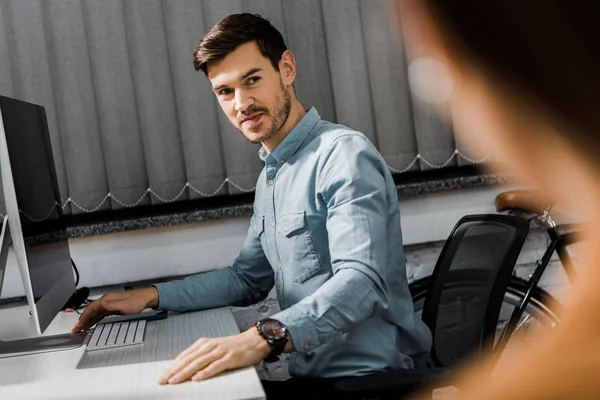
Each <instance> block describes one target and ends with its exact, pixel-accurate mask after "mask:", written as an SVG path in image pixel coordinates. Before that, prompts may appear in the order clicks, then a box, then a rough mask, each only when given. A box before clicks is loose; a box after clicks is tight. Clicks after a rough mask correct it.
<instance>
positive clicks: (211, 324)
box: [0, 306, 265, 400]
mask: <svg viewBox="0 0 600 400" xmlns="http://www.w3.org/2000/svg"><path fill="white" fill-rule="evenodd" d="M27 313H28V308H27V306H19V307H12V308H7V309H2V310H0V338H2V339H7V338H10V336H11V335H10V331H11V330H12V329H11V328H13V327H14V324H12V321H13V320H14V321H19V320H21V321H22V320H24V319H26V318H30V317H28V316H26V317H23V316H24V315H27ZM77 317H78V315H77V314H76V313H64V312H61V313H60V314H59V315H58V316H57V317H56V318H55V319H54V321H53V322H52V324H51V325H50V326H49V328H48V329H47V331H46V332H45V333H44V335H52V334H57V333H64V332H67V331H68V330H69V329H70V328H71V326H72V325H73V323H74V322H75V320H76V319H77ZM9 321H10V322H9ZM26 322H27V321H26ZM28 322H30V323H31V325H32V321H28ZM238 332H239V331H238V328H237V326H236V324H235V321H234V319H233V316H232V314H231V311H230V310H229V308H220V309H215V310H207V311H199V312H191V313H183V314H169V317H168V318H167V319H164V320H159V321H150V322H148V324H147V326H146V335H145V341H144V344H142V345H137V346H129V347H124V348H120V349H109V350H101V351H96V352H89V353H86V352H85V348H84V347H80V348H78V349H75V350H67V351H60V352H53V353H45V354H36V355H32V356H22V357H14V358H7V359H0V399H36V400H37V399H47V400H53V399H73V400H75V399H77V400H81V399H85V400H96V399H98V400H99V399H140V400H150V399H167V398H168V399H219V400H228V399H231V400H234V399H235V400H238V399H239V400H242V399H244V400H249V399H264V398H265V395H264V392H263V390H262V386H261V384H260V380H259V378H258V375H257V373H256V370H255V369H254V368H245V369H242V370H239V371H234V372H229V373H226V374H223V375H221V376H218V377H216V378H213V379H209V380H207V381H204V382H198V383H196V382H187V383H183V384H180V385H174V386H160V385H158V383H157V380H158V378H159V377H160V375H161V374H162V372H163V371H164V370H165V368H167V366H168V365H169V364H170V362H171V361H172V360H173V359H174V358H175V357H176V356H177V354H179V352H181V351H182V350H184V349H185V348H187V347H188V346H190V345H191V344H192V343H194V342H195V341H196V340H197V339H198V338H199V337H217V336H226V335H232V334H236V333H238Z"/></svg>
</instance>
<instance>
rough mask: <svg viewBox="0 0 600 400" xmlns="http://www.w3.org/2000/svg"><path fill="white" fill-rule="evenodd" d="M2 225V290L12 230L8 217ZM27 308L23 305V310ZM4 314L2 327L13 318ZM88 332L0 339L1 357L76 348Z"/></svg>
mask: <svg viewBox="0 0 600 400" xmlns="http://www.w3.org/2000/svg"><path fill="white" fill-rule="evenodd" d="M1 221H2V227H1V228H0V291H1V290H2V281H3V277H4V271H5V269H6V261H7V258H8V249H9V247H10V242H11V239H10V230H9V228H8V221H7V217H6V216H4V218H2V220H1ZM25 310H26V308H25V307H23V312H24V313H27V311H25ZM0 311H2V313H3V314H5V313H7V312H9V310H7V309H4V310H0ZM9 313H10V312H9ZM5 317H6V315H3V318H2V320H1V321H0V328H1V327H2V324H4V323H6V321H11V318H10V317H9V318H5ZM87 336H88V333H86V332H83V333H77V334H74V335H73V334H69V333H65V334H61V335H52V336H36V337H31V338H26V339H15V340H4V341H3V340H0V359H2V358H8V357H18V356H25V355H30V354H39V353H48V352H51V351H60V350H71V349H76V348H78V347H80V346H81V345H83V344H84V341H85V339H86V337H87Z"/></svg>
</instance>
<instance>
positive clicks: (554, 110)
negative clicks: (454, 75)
mask: <svg viewBox="0 0 600 400" xmlns="http://www.w3.org/2000/svg"><path fill="white" fill-rule="evenodd" d="M417 1H423V3H424V4H425V7H426V10H427V11H428V13H429V15H430V16H431V17H432V19H433V21H434V22H435V23H436V27H437V28H438V29H439V33H440V36H441V38H442V40H444V42H445V43H446V45H448V47H449V48H450V49H452V51H456V54H452V55H453V56H455V57H456V61H457V62H458V63H459V65H460V62H461V58H464V59H465V60H466V61H467V62H471V63H474V65H475V66H476V67H478V68H480V69H481V70H482V71H483V72H484V74H486V75H488V76H489V77H491V78H492V79H493V80H492V82H498V84H499V85H506V86H505V87H502V86H499V87H498V88H499V89H503V90H504V89H507V90H512V91H514V89H516V93H517V94H519V95H525V96H529V98H531V99H532V100H535V101H536V102H537V103H539V104H540V105H541V106H542V108H543V109H542V111H543V112H544V113H545V114H548V115H549V116H550V117H551V118H553V119H554V122H555V123H558V124H560V125H561V126H563V127H565V126H566V127H568V128H569V129H567V130H563V132H565V135H564V137H563V139H564V140H566V141H568V142H569V143H570V144H571V145H573V146H574V148H575V149H576V150H577V151H580V152H584V153H587V154H588V156H590V155H592V156H593V157H592V160H594V162H596V163H598V166H600V157H597V153H598V151H600V118H599V117H598V114H599V111H598V108H599V106H600V101H599V99H600V39H599V38H600V14H599V13H598V6H597V4H596V3H595V2H573V1H562V0H531V1H522V0H489V1H487V0H417ZM565 124H566V125H565ZM573 128H574V129H573ZM566 132H568V133H569V135H568V136H567V135H566Z"/></svg>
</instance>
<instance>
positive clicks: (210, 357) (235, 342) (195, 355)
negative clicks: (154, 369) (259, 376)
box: [158, 326, 271, 385]
mask: <svg viewBox="0 0 600 400" xmlns="http://www.w3.org/2000/svg"><path fill="white" fill-rule="evenodd" d="M270 352H271V347H270V346H269V344H268V343H267V341H266V340H265V339H263V338H262V337H261V336H260V334H259V333H258V330H257V329H256V327H255V326H253V327H252V328H250V329H248V330H247V331H245V332H243V333H240V334H238V335H234V336H228V337H223V338H214V339H207V338H201V339H199V340H198V341H197V342H196V343H194V344H193V345H192V346H190V347H189V348H188V349H186V350H184V351H183V352H182V353H181V354H179V356H177V358H176V359H175V361H174V362H173V365H171V366H170V367H169V368H167V370H166V371H165V373H164V374H163V375H162V376H161V377H160V379H159V381H158V383H160V384H161V385H165V384H175V383H180V382H185V381H187V380H190V379H192V380H194V381H201V380H204V379H207V378H212V377H213V376H215V375H218V374H220V373H221V372H224V371H229V370H232V369H238V368H244V367H249V366H252V365H257V364H258V363H260V362H261V361H262V360H263V359H264V358H265V357H266V356H268V355H269V353H270Z"/></svg>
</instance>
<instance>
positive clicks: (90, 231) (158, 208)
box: [68, 167, 511, 238]
mask: <svg viewBox="0 0 600 400" xmlns="http://www.w3.org/2000/svg"><path fill="white" fill-rule="evenodd" d="M436 172H437V173H436ZM439 172H440V171H427V172H420V173H414V174H410V173H409V174H403V175H401V176H396V177H395V181H396V186H397V188H398V196H399V198H400V199H402V198H403V197H411V196H416V195H423V194H431V193H437V192H445V191H453V190H460V189H469V188H477V187H488V186H496V185H500V184H505V183H509V182H511V178H510V176H509V175H507V174H486V173H481V172H478V171H476V170H475V169H474V168H472V167H462V168H454V169H449V170H447V171H444V174H440V173H439ZM253 200H254V194H253V193H250V194H242V195H234V196H223V197H219V198H206V199H200V200H197V201H187V202H182V203H179V204H165V205H153V206H143V207H138V208H136V209H125V210H111V211H102V212H98V213H93V214H80V215H75V216H70V217H68V218H69V221H68V225H69V227H68V234H69V237H70V238H81V237H87V236H95V235H102V234H108V233H116V232H126V231H133V230H140V229H146V228H156V227H166V226H176V225H181V224H187V223H194V222H204V221H214V220H221V219H229V218H240V217H249V216H251V215H252V202H253Z"/></svg>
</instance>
